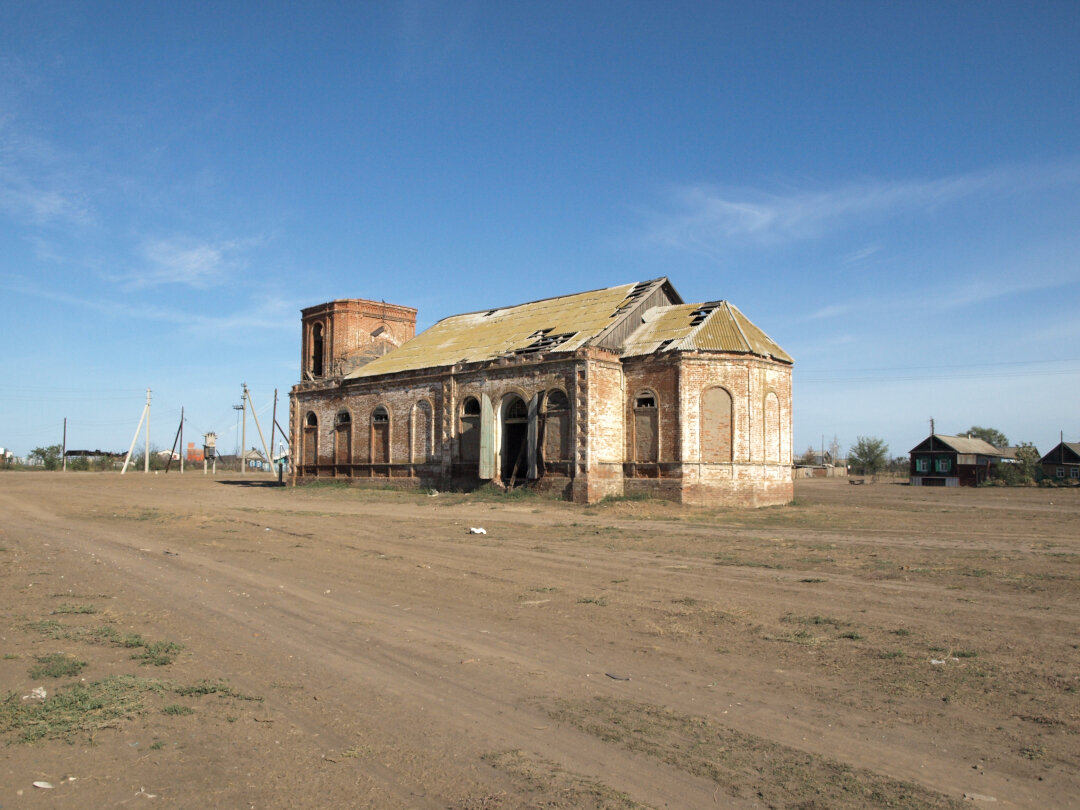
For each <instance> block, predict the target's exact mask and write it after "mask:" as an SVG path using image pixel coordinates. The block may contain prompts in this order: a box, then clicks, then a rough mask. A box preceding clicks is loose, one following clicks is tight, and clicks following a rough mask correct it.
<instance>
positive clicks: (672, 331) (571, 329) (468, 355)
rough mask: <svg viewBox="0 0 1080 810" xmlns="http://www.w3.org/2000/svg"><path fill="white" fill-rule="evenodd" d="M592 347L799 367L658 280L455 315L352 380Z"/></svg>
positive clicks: (724, 313)
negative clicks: (735, 356)
mask: <svg viewBox="0 0 1080 810" xmlns="http://www.w3.org/2000/svg"><path fill="white" fill-rule="evenodd" d="M699 310H705V311H702V312H699ZM665 341H669V342H667V343H665ZM676 344H678V345H676ZM586 346H601V347H605V348H609V349H612V350H613V351H615V352H621V353H622V354H623V355H624V356H629V355H635V356H636V355H644V354H649V353H651V352H654V351H658V350H673V349H684V350H689V351H694V350H701V351H731V352H740V353H750V354H759V355H762V356H765V357H773V358H775V359H777V360H781V361H783V362H786V363H790V362H792V360H791V358H790V357H789V356H788V355H787V354H786V353H785V352H784V351H783V349H781V348H780V347H779V346H777V345H776V344H775V343H773V341H772V340H770V339H769V337H768V336H767V335H765V333H764V332H762V331H761V330H760V329H758V328H757V327H756V326H754V324H752V323H751V322H750V321H749V320H748V319H747V318H746V316H744V315H743V314H742V313H741V312H739V311H738V310H737V309H736V308H735V307H734V306H732V305H731V304H728V303H727V302H726V301H720V302H716V303H714V304H684V303H683V302H682V299H681V298H680V297H679V294H678V293H677V292H676V291H675V288H674V287H673V286H672V285H671V283H670V282H669V281H668V280H667V279H666V278H659V279H652V280H651V281H643V282H638V283H631V284H621V285H618V286H616V287H607V288H605V289H601V290H592V291H589V292H582V293H574V294H572V295H563V296H558V297H555V298H545V299H543V300H540V301H532V302H529V303H525V304H518V305H515V306H509V307H500V308H497V309H491V310H484V311H481V312H469V313H465V314H462V315H453V316H451V317H449V318H444V319H443V320H441V321H439V322H438V323H436V324H435V325H434V326H432V327H431V328H429V329H427V330H425V331H424V332H421V333H420V334H419V335H417V336H416V337H414V338H413V339H412V340H409V341H407V342H406V343H404V344H402V345H401V346H399V347H398V348H396V349H394V350H393V351H391V352H389V353H388V354H386V355H384V356H382V357H380V358H378V359H376V360H372V361H371V362H370V363H368V364H367V365H365V366H362V367H361V368H359V369H357V370H356V371H353V372H352V373H350V374H348V375H346V378H351V379H355V378H360V377H371V376H375V375H379V374H393V373H397V372H400V371H411V370H417V369H423V368H433V367H438V366H450V365H454V364H457V363H475V362H482V361H485V360H496V359H498V358H500V357H513V356H516V355H525V354H531V353H536V352H544V353H569V352H573V351H576V350H578V349H581V348H583V347H586Z"/></svg>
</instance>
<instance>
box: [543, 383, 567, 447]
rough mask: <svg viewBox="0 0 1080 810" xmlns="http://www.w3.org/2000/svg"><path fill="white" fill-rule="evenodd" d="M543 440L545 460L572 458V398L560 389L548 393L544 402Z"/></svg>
mask: <svg viewBox="0 0 1080 810" xmlns="http://www.w3.org/2000/svg"><path fill="white" fill-rule="evenodd" d="M543 441H544V443H543V452H544V460H545V461H569V460H570V400H569V399H567V398H566V394H564V393H563V392H562V391H560V390H558V389H555V390H554V391H550V392H549V393H548V395H547V402H546V403H545V404H544V440H543Z"/></svg>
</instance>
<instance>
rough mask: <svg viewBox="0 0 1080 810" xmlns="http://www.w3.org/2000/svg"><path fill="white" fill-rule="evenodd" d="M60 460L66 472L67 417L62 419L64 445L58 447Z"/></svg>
mask: <svg viewBox="0 0 1080 810" xmlns="http://www.w3.org/2000/svg"><path fill="white" fill-rule="evenodd" d="M60 458H62V459H63V460H64V467H63V470H64V472H67V417H66V416H65V417H64V443H63V444H62V445H61V446H60Z"/></svg>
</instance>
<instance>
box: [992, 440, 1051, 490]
mask: <svg viewBox="0 0 1080 810" xmlns="http://www.w3.org/2000/svg"><path fill="white" fill-rule="evenodd" d="M1040 459H1041V456H1039V451H1038V450H1036V449H1035V445H1033V444H1032V443H1031V442H1021V443H1020V445H1019V446H1018V447H1017V448H1016V461H1015V463H1013V462H1005V461H1002V462H999V463H998V464H995V465H994V466H993V468H992V469H991V471H990V475H991V476H992V477H993V478H994V479H996V480H998V481H1000V482H1001V483H1002V484H1004V485H1005V486H1009V487H1016V486H1022V485H1024V484H1033V483H1035V482H1036V481H1037V480H1038V479H1039V477H1040V474H1041V472H1042V465H1041V464H1040V463H1039V461H1040Z"/></svg>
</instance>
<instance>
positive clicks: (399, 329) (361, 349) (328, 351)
mask: <svg viewBox="0 0 1080 810" xmlns="http://www.w3.org/2000/svg"><path fill="white" fill-rule="evenodd" d="M300 324H301V332H302V338H301V341H300V344H301V357H300V378H301V379H302V380H305V381H307V380H320V379H328V378H335V377H342V376H344V375H346V374H348V373H349V372H351V371H355V370H356V369H358V368H360V367H361V366H363V365H364V364H365V363H369V362H371V361H372V360H374V359H375V358H376V357H381V356H382V355H384V354H387V353H388V352H390V351H392V350H393V349H395V348H397V347H398V346H400V345H401V344H402V343H404V342H405V341H406V340H409V339H410V338H412V337H413V336H414V335H415V334H416V310H415V309H413V308H412V307H403V306H399V305H397V304H388V303H386V302H385V301H368V300H367V299H364V298H342V299H338V300H337V301H330V302H328V303H326V304H319V305H317V306H314V307H308V308H307V309H302V310H300Z"/></svg>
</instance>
